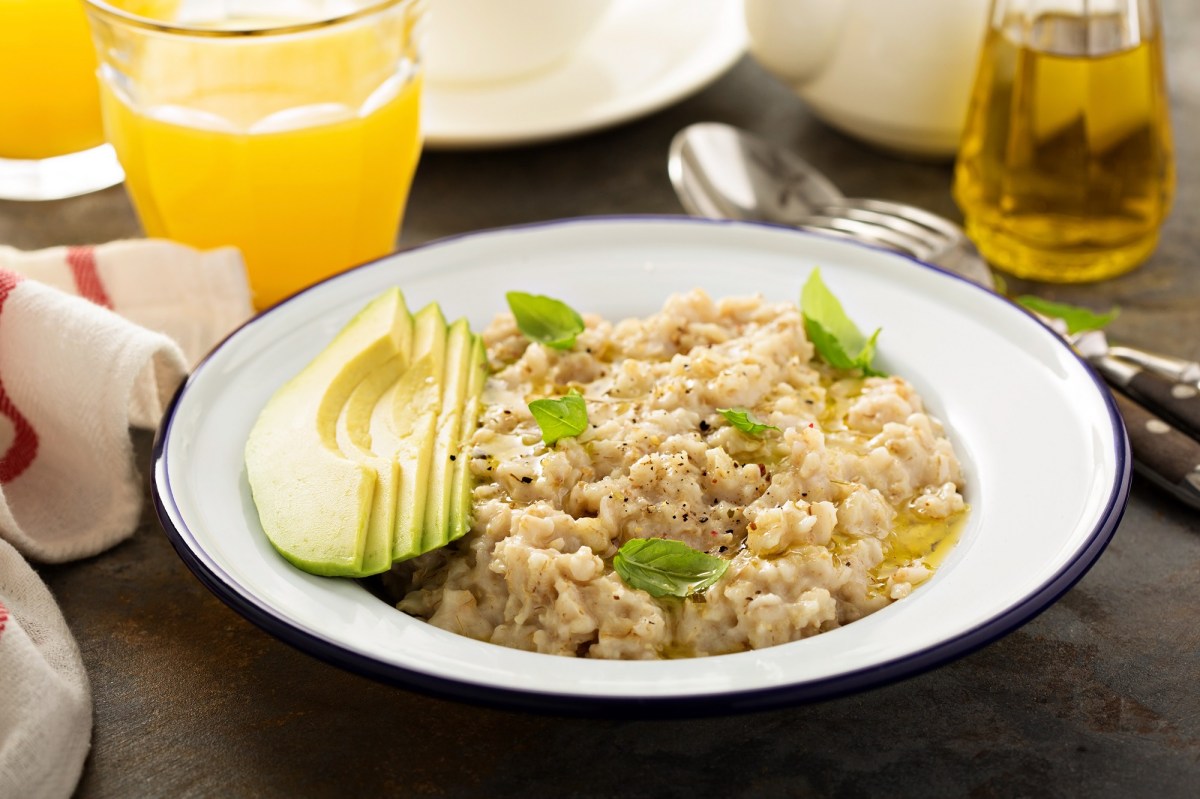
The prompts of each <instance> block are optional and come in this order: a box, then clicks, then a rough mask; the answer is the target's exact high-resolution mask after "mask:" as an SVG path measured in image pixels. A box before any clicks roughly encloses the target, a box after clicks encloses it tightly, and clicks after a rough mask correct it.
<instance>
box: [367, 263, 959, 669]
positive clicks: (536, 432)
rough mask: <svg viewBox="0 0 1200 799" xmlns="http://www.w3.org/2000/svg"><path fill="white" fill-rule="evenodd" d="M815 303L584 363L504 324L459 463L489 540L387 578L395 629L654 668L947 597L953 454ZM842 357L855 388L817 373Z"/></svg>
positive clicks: (823, 300) (615, 347) (896, 385)
mask: <svg viewBox="0 0 1200 799" xmlns="http://www.w3.org/2000/svg"><path fill="white" fill-rule="evenodd" d="M819 280H820V278H819V277H816V278H815V281H816V282H813V281H810V282H811V283H812V285H813V286H817V290H816V291H813V290H811V289H810V290H809V292H808V296H809V299H811V298H812V297H814V296H816V297H817V300H816V303H815V305H806V307H805V310H804V314H803V315H802V313H801V310H800V307H799V306H798V305H797V304H796V303H794V302H771V301H767V300H764V299H763V297H761V296H740V297H739V296H734V297H725V298H721V299H714V298H712V297H710V296H709V295H708V294H707V293H705V292H704V291H701V290H699V289H696V290H693V291H690V292H686V293H682V294H676V295H673V296H671V297H668V298H667V299H666V301H665V303H664V305H663V306H662V307H661V309H659V310H658V311H656V312H654V313H652V314H649V315H648V316H644V317H641V318H628V319H621V320H615V319H614V320H609V319H605V318H603V317H601V316H598V315H595V314H584V315H583V317H582V318H583V320H584V323H585V324H584V328H583V330H581V331H580V332H579V333H578V334H577V341H576V343H575V346H574V347H573V348H572V349H570V350H561V349H552V348H549V347H544V346H537V345H535V344H532V343H531V342H530V339H529V338H528V337H527V336H526V335H525V334H524V333H523V332H522V330H521V328H520V322H519V320H517V319H516V318H515V317H514V315H512V314H508V313H503V314H500V315H498V316H497V317H496V318H495V320H494V321H493V322H492V323H491V325H490V326H489V327H488V328H487V329H486V330H485V331H484V332H483V334H482V337H483V340H484V344H485V345H486V348H487V362H488V364H489V366H490V374H489V375H488V376H487V379H486V381H485V384H484V388H483V393H482V395H481V400H482V401H481V407H482V409H481V412H480V416H479V419H480V421H479V425H478V427H477V429H474V430H473V432H472V433H470V434H468V435H465V436H464V445H463V448H462V450H461V452H462V454H463V456H464V458H463V459H464V462H465V463H467V464H468V465H469V468H470V471H471V474H472V476H473V478H474V488H473V492H472V494H471V523H470V530H469V531H468V532H467V533H466V535H464V536H463V537H462V538H459V539H458V540H457V541H454V542H453V543H451V544H449V545H447V546H445V547H442V548H441V549H438V550H436V551H433V552H428V553H426V554H423V555H420V556H419V557H415V558H412V559H411V560H407V561H404V562H402V563H399V564H397V565H396V566H395V567H394V568H393V569H392V570H391V571H390V572H389V573H388V574H387V575H386V581H385V582H386V584H387V586H388V590H389V593H390V595H391V596H392V597H394V598H395V600H396V602H397V607H398V608H399V609H400V610H402V611H404V612H406V613H408V614H410V615H412V616H414V617H416V618H419V619H423V620H425V621H427V622H428V623H430V624H433V625H435V626H437V627H440V628H443V629H445V630H449V631H452V632H455V633H458V634H461V635H465V636H469V637H471V638H474V639H477V640H480V641H486V642H489V643H493V644H498V645H502V646H508V647H515V648H518V649H524V650H528V651H533V652H541V653H545V654H552V655H562V656H567V657H588V658H616V659H653V658H675V657H700V656H707V655H718V654H725V653H731V652H742V651H746V650H751V649H759V648H762V647H768V646H775V645H778V644H787V643H789V642H794V641H799V640H801V639H804V638H808V637H810V636H814V635H819V634H821V633H823V632H827V631H829V630H832V629H836V628H838V627H841V626H843V625H846V624H851V623H853V622H854V621H855V620H857V619H860V618H862V617H864V616H867V615H868V614H871V613H874V612H876V611H877V610H880V609H881V608H884V607H886V606H888V605H889V604H891V603H893V602H896V601H898V600H902V599H903V598H904V597H906V596H908V595H909V594H910V593H911V592H913V591H914V590H933V589H934V586H925V587H922V584H923V583H925V582H926V581H927V580H929V578H930V577H931V576H932V575H933V574H934V571H935V569H936V568H937V567H938V565H939V564H940V563H941V562H942V559H943V558H945V556H946V553H947V552H949V551H950V550H951V549H952V548H953V546H954V543H955V541H956V540H957V536H958V535H959V533H960V530H961V529H962V527H963V522H964V520H965V519H966V517H967V513H968V509H967V506H966V504H965V501H964V498H963V492H964V491H965V490H966V487H967V485H966V482H965V481H964V479H963V474H962V470H961V468H960V466H959V461H958V458H957V456H956V455H955V452H954V446H953V444H952V443H951V439H950V437H949V436H948V435H947V431H946V430H945V429H944V428H943V426H942V423H941V422H940V421H939V420H938V418H937V416H936V414H935V413H934V412H933V411H932V410H931V409H930V408H929V407H928V406H927V405H926V404H925V400H924V399H923V398H922V397H921V396H919V395H918V394H917V392H916V391H915V390H914V388H913V386H912V385H911V384H910V383H909V382H908V381H907V380H906V379H905V378H904V377H902V376H899V375H891V376H883V375H879V374H877V373H875V372H874V371H873V370H870V369H869V361H870V356H871V354H872V353H873V342H874V340H875V339H874V337H871V338H870V339H867V340H864V338H863V337H862V336H861V335H855V336H849V337H847V333H846V329H847V328H851V329H853V330H854V332H855V333H857V328H854V326H853V323H850V322H849V320H848V319H845V318H844V317H845V314H844V312H841V310H840V308H841V306H840V303H837V302H836V300H833V301H832V302H831V301H830V300H829V296H826V295H828V290H827V289H824V288H823V285H822V284H819ZM830 296H831V295H830ZM810 312H811V318H812V322H813V326H812V329H813V331H814V333H812V334H810V333H809V332H808V330H807V328H808V326H807V325H806V318H805V317H806V316H809V315H810ZM839 315H840V316H839ZM835 334H836V335H835ZM839 337H842V338H846V340H845V341H843V342H841V343H839V344H838V346H840V347H841V348H842V349H841V352H842V354H843V355H846V353H850V355H848V356H847V357H848V358H850V361H851V362H853V363H855V364H858V366H857V367H856V368H854V369H851V368H849V367H844V366H838V365H836V364H834V363H833V362H832V361H831V360H828V359H827V356H820V357H818V351H817V349H816V348H815V347H814V343H815V342H814V339H817V338H820V339H821V340H822V341H823V342H824V344H823V345H822V346H825V345H828V340H837V339H838V338H839ZM896 346H899V344H897V345H896ZM864 365H865V366H864ZM860 370H861V371H860ZM585 397H586V398H587V399H586V405H585V404H584V398H585ZM572 406H574V407H575V408H576V409H578V411H579V414H578V416H575V415H573V413H572V412H568V411H570V409H571V407H572ZM719 409H725V410H727V411H736V412H737V413H744V414H745V417H744V421H745V423H746V424H747V426H749V427H750V429H751V430H753V429H756V428H755V427H754V425H761V424H763V420H769V421H770V423H771V426H772V427H775V428H778V432H774V431H772V432H771V433H770V434H764V435H754V434H749V435H748V434H747V433H746V432H745V431H743V430H741V429H739V427H737V426H736V423H735V422H734V421H733V420H730V423H729V424H723V423H719V424H718V423H714V420H715V419H719V418H720V417H718V416H717V414H718V413H719V412H720V410H719ZM544 411H550V413H544ZM735 418H740V417H737V416H736V415H735ZM572 419H574V422H573V424H571V426H570V427H569V430H570V431H571V432H567V431H565V430H564V431H557V432H555V431H556V430H557V426H558V425H560V424H562V425H566V424H568V422H570V420H572ZM681 591H682V592H684V593H683V595H684V596H685V597H686V601H681V600H680V599H679V598H678V597H679V596H680V592H681ZM660 592H664V593H660Z"/></svg>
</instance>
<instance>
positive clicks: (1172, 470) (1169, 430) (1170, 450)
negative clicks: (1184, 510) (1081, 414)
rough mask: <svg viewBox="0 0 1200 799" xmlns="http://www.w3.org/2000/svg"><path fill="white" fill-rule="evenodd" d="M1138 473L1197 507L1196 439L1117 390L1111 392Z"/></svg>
mask: <svg viewBox="0 0 1200 799" xmlns="http://www.w3.org/2000/svg"><path fill="white" fill-rule="evenodd" d="M1112 395H1113V399H1115V400H1116V402H1117V409H1118V410H1119V411H1120V412H1121V418H1122V419H1124V420H1125V429H1126V430H1127V431H1128V433H1129V447H1130V449H1132V450H1133V467H1134V469H1135V470H1136V471H1137V473H1138V474H1139V475H1142V476H1143V477H1145V478H1146V479H1148V480H1150V482H1152V483H1154V484H1156V485H1157V486H1159V487H1160V488H1163V489H1165V490H1166V491H1167V492H1169V493H1170V494H1171V495H1172V496H1174V497H1175V498H1176V499H1178V500H1179V501H1181V502H1183V503H1185V504H1187V505H1190V506H1191V507H1193V508H1197V509H1200V443H1198V442H1197V441H1196V440H1195V439H1193V438H1190V437H1189V436H1186V435H1184V434H1183V433H1181V432H1180V431H1179V430H1178V429H1177V428H1175V427H1173V426H1171V425H1170V424H1168V423H1166V422H1165V421H1163V420H1162V419H1160V418H1159V417H1157V416H1155V415H1154V414H1152V413H1150V412H1149V411H1148V410H1146V408H1145V407H1144V406H1142V405H1140V404H1138V403H1137V402H1135V401H1134V400H1132V399H1130V398H1129V397H1127V396H1126V395H1125V394H1124V393H1122V392H1121V391H1113V392H1112Z"/></svg>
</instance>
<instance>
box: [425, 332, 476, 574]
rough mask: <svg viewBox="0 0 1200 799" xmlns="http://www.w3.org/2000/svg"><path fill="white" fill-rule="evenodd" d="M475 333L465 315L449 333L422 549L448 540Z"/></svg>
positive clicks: (442, 543) (435, 547)
mask: <svg viewBox="0 0 1200 799" xmlns="http://www.w3.org/2000/svg"><path fill="white" fill-rule="evenodd" d="M473 339H474V336H472V335H471V328H470V327H469V326H468V324H467V320H466V319H459V320H457V321H455V322H454V324H452V325H451V326H450V329H449V332H448V333H447V334H446V367H445V373H444V376H443V379H442V407H441V412H440V414H439V416H438V420H437V439H436V440H435V442H434V445H433V457H432V458H431V460H430V466H429V493H428V495H427V496H426V501H425V522H424V533H423V535H422V538H421V551H422V552H429V551H430V550H434V549H437V548H438V547H442V546H445V545H446V542H447V541H448V540H449V538H448V533H449V525H450V500H451V496H452V494H453V476H454V466H455V462H456V460H457V458H458V450H459V441H460V440H461V438H462V413H463V405H464V404H465V403H466V396H467V383H468V382H469V381H470V368H471V349H472V345H473Z"/></svg>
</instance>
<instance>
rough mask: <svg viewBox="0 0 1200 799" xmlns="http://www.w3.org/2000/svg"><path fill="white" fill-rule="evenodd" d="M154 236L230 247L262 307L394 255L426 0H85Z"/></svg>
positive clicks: (105, 93)
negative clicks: (237, 252) (236, 250)
mask: <svg viewBox="0 0 1200 799" xmlns="http://www.w3.org/2000/svg"><path fill="white" fill-rule="evenodd" d="M86 4H87V8H88V14H89V18H90V20H91V23H92V28H93V31H94V35H95V39H96V46H97V51H98V53H99V55H100V77H101V80H100V88H101V92H100V96H101V106H102V109H103V115H104V127H105V131H106V133H107V135H108V138H109V140H110V141H111V142H112V144H113V146H114V147H116V150H117V155H118V157H119V158H120V160H121V164H122V165H123V166H124V168H125V174H126V179H125V182H126V187H127V189H128V191H129V194H130V196H131V198H132V199H133V204H134V207H135V208H136V209H137V212H138V216H139V218H140V219H141V222H142V226H143V228H144V229H145V232H146V234H147V235H149V236H155V237H164V238H170V239H174V240H175V241H181V242H184V243H186V244H190V245H193V246H196V247H200V248H209V247H217V246H222V245H234V246H236V247H238V248H239V249H241V251H242V255H243V256H244V258H245V260H246V266H247V270H248V273H249V277H250V285H251V289H252V290H253V292H254V302H255V305H256V306H258V307H259V308H263V307H266V306H268V305H271V304H273V303H275V302H277V301H278V300H280V299H282V298H283V297H285V296H287V295H289V294H291V293H293V292H295V291H297V290H299V289H301V288H303V287H305V286H308V285H310V284H312V283H314V282H316V281H318V280H321V279H323V278H325V277H328V276H329V275H331V274H334V273H336V272H339V271H341V270H343V269H345V268H347V267H350V266H354V265H356V264H359V263H362V262H364V261H369V260H371V259H373V258H378V257H380V256H382V255H386V254H387V253H389V252H391V251H392V250H393V249H394V247H395V241H396V235H397V233H398V231H399V227H400V221H401V215H402V212H403V209H404V204H405V201H406V200H407V197H408V190H409V185H410V184H411V182H412V177H413V173H414V171H415V169H416V165H417V160H418V157H419V155H420V151H421V136H420V124H419V122H420V113H419V108H420V93H421V83H422V79H421V71H420V59H419V56H418V49H417V42H416V39H417V31H418V29H419V23H420V20H421V17H422V12H423V8H424V4H423V2H422V0H338V1H337V2H331V1H326V2H321V1H320V0H287V1H286V2H281V1H280V0H274V1H272V0H242V1H241V2H239V1H238V0H225V1H224V2H221V1H220V0H174V1H173V2H172V1H169V0H110V1H109V2H104V0H86Z"/></svg>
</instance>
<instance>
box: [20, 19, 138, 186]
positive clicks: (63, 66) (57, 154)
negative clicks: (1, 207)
mask: <svg viewBox="0 0 1200 799" xmlns="http://www.w3.org/2000/svg"><path fill="white" fill-rule="evenodd" d="M120 182H121V167H120V166H119V165H118V164H117V159H116V157H115V156H114V155H113V150H112V147H110V146H108V145H107V144H105V143H104V131H103V130H102V129H101V126H100V98H99V93H98V92H97V89H96V55H95V53H94V51H93V50H92V39H91V36H90V35H89V33H88V27H87V19H86V18H85V16H84V13H83V4H82V3H80V2H79V0H0V199H3V200H57V199H61V198H63V197H72V196H75V195H78V194H86V193H88V192H91V191H96V190H97V189H103V188H105V187H107V186H112V185H114V184H117V183H120Z"/></svg>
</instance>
